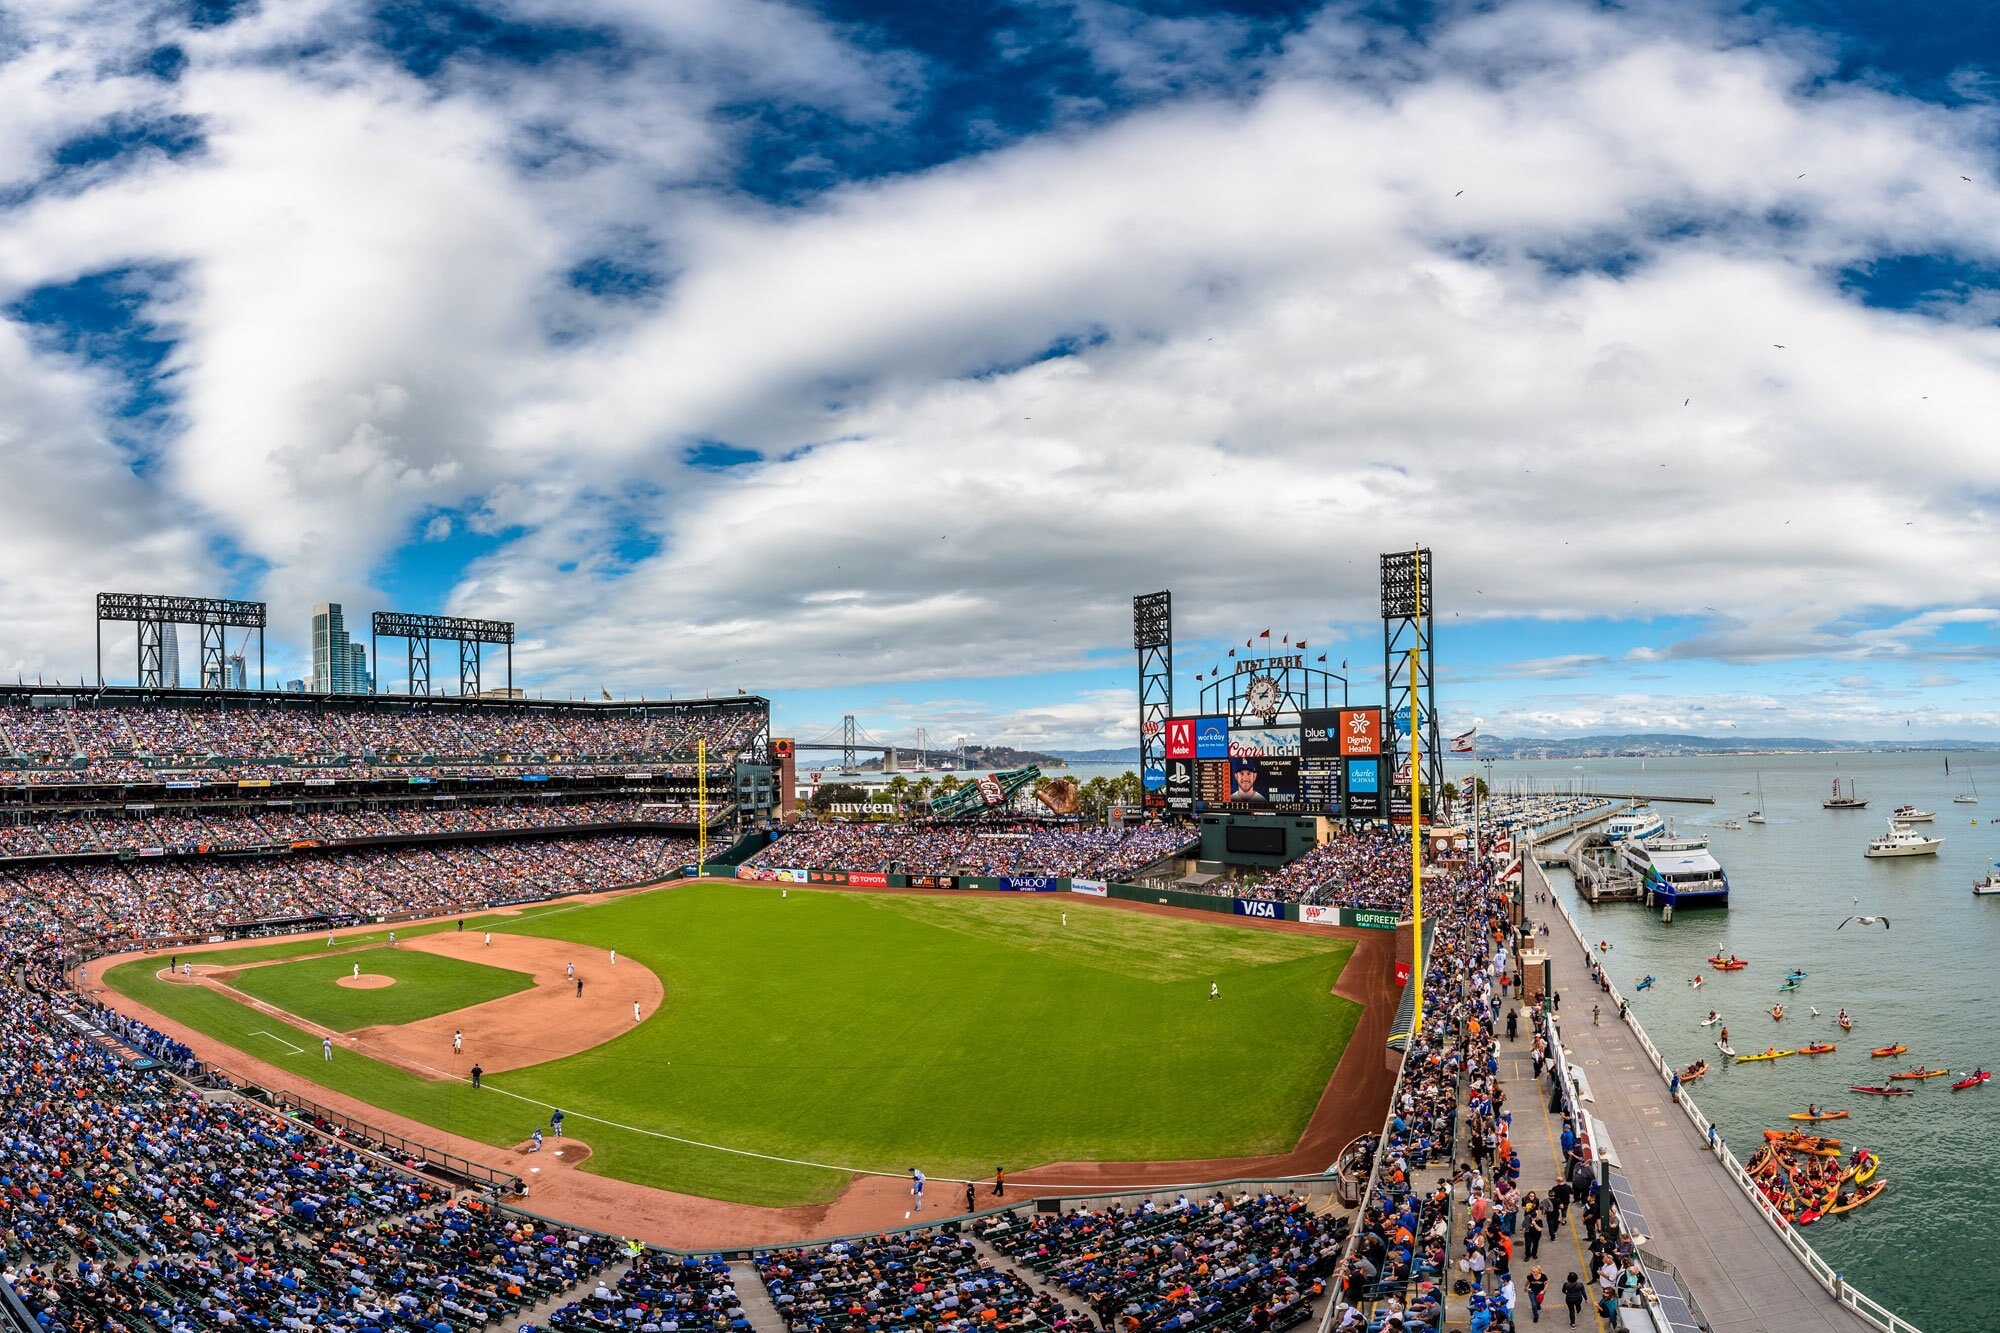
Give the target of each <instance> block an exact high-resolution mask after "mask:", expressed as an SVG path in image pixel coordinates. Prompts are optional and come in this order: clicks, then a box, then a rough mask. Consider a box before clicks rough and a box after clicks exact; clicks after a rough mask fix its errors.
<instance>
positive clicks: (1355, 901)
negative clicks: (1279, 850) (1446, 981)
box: [1244, 829, 1410, 909]
mask: <svg viewBox="0 0 2000 1333" xmlns="http://www.w3.org/2000/svg"><path fill="white" fill-rule="evenodd" d="M1244 896H1246V897H1258V898H1276V899H1278V900H1279V901H1281V902H1298V903H1311V904H1313V905H1315V906H1319V907H1387V908H1397V909H1404V908H1407V907H1408V906H1409V902H1410V840H1409V835H1408V834H1407V833H1399V832H1397V831H1395V830H1380V829H1358V830H1356V831H1354V832H1351V833H1348V832H1338V833H1335V834H1333V835H1332V836H1331V837H1330V838H1329V839H1328V840H1327V841H1326V842H1324V843H1321V844H1320V845H1319V846H1317V847H1315V848H1313V849H1312V850H1311V851H1309V852H1307V853H1306V854H1305V855H1304V856H1301V857H1299V858H1298V859H1297V860H1295V861H1291V862H1289V863H1287V864H1286V865H1284V866H1282V867H1280V868H1279V869H1278V870H1277V871H1275V872H1274V873H1272V874H1270V875H1267V876H1265V877H1264V878H1263V879H1261V880H1259V881H1258V882H1257V884H1256V886H1255V889H1254V892H1251V893H1248V894H1245V895H1244Z"/></svg>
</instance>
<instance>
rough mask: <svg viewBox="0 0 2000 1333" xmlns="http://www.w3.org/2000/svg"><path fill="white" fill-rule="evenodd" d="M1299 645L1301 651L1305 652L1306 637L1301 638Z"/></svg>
mask: <svg viewBox="0 0 2000 1333" xmlns="http://www.w3.org/2000/svg"><path fill="white" fill-rule="evenodd" d="M1297 647H1298V650H1299V651H1300V652H1304V651H1305V650H1306V641H1305V640H1304V639H1300V640H1299V641H1298V645H1297Z"/></svg>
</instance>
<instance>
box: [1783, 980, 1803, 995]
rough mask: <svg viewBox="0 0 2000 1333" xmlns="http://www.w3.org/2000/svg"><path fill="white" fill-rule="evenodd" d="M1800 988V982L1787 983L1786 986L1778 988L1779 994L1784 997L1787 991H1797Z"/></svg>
mask: <svg viewBox="0 0 2000 1333" xmlns="http://www.w3.org/2000/svg"><path fill="white" fill-rule="evenodd" d="M1798 988H1799V983H1798V982H1796V981H1787V982H1786V983H1785V984H1784V985H1782V986H1780V987H1778V993H1779V994H1780V995H1783V994H1784V993H1785V992H1786V991H1790V990H1797V989H1798Z"/></svg>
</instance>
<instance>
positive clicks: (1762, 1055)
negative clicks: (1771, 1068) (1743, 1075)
mask: <svg viewBox="0 0 2000 1333" xmlns="http://www.w3.org/2000/svg"><path fill="white" fill-rule="evenodd" d="M1797 1054H1798V1052H1797V1051H1759V1052H1758V1053H1757V1054H1755V1055H1739V1056H1737V1057H1736V1063H1737V1064H1739V1065H1747V1064H1749V1063H1750V1062H1751V1061H1752V1060H1782V1059H1784V1058H1785V1057H1786V1056H1788V1055H1797Z"/></svg>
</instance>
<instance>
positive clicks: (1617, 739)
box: [1479, 732, 2000, 759]
mask: <svg viewBox="0 0 2000 1333" xmlns="http://www.w3.org/2000/svg"><path fill="white" fill-rule="evenodd" d="M1938 750H1954V751H1982V750H2000V742H1996V741H1964V740H1942V741H1939V740H1926V741H1896V740H1877V741H1827V740H1819V739H1816V738H1814V737H1811V736H1682V735H1678V734H1675V733H1670V732H1653V733H1639V734H1631V735H1620V736H1522V737H1508V736H1481V737H1480V738H1479V756H1480V758H1482V759H1488V758H1491V759H1611V758H1632V759H1658V758H1663V757H1670V756H1673V755H1705V754H1841V753H1847V754H1858V753H1864V752H1885V751H1886V752H1891V753H1907V752H1909V751H1933V752H1934V751H1938Z"/></svg>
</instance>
